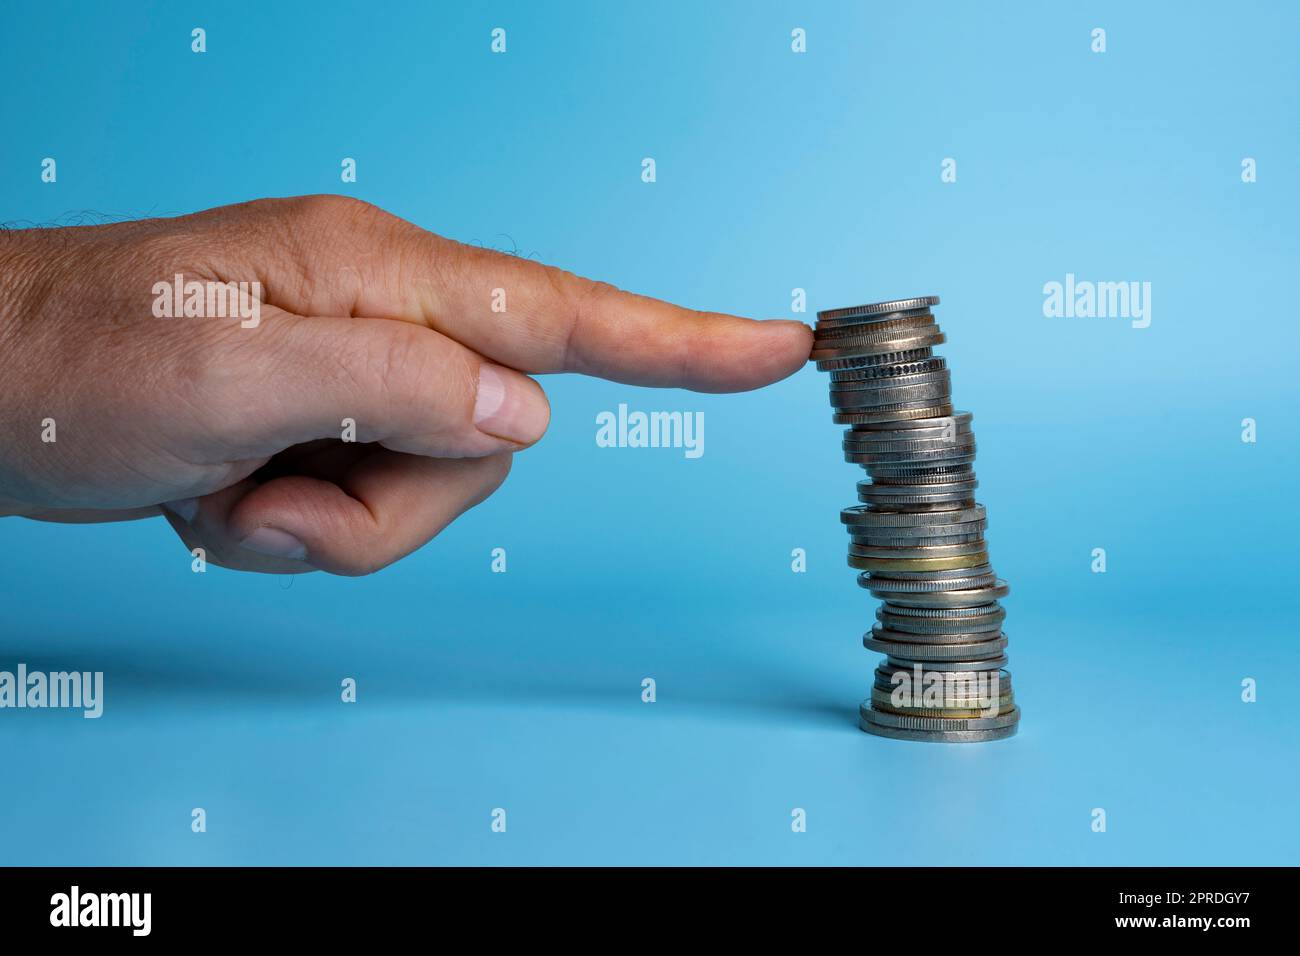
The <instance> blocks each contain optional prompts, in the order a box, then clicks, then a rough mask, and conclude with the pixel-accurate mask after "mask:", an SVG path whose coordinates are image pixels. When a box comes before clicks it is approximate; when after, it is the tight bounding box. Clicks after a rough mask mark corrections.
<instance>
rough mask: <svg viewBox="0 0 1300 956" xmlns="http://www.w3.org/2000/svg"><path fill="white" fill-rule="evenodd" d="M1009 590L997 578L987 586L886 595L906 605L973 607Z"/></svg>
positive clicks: (999, 596)
mask: <svg viewBox="0 0 1300 956" xmlns="http://www.w3.org/2000/svg"><path fill="white" fill-rule="evenodd" d="M1010 590H1011V589H1010V588H1008V587H1007V582H1005V581H1003V580H1002V579H1001V578H999V579H998V580H997V582H996V583H994V584H992V585H989V586H988V587H979V588H970V589H968V590H957V591H931V592H926V593H914V594H903V593H899V592H895V593H893V594H891V595H890V596H889V597H888V600H889V601H891V602H892V603H894V604H902V605H905V606H907V607H975V606H977V605H980V604H988V603H989V602H990V601H997V600H1000V599H1002V598H1004V597H1006V596H1007V594H1008V593H1009V592H1010Z"/></svg>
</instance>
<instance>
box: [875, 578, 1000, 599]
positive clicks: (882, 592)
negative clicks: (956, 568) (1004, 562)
mask: <svg viewBox="0 0 1300 956" xmlns="http://www.w3.org/2000/svg"><path fill="white" fill-rule="evenodd" d="M995 581H997V575H995V574H993V573H992V572H989V573H988V574H972V575H970V576H969V577H965V578H951V579H949V580H946V581H899V580H896V579H894V578H888V579H886V578H877V577H876V576H875V575H874V574H873V573H869V572H867V571H863V572H862V573H861V574H859V575H858V586H859V587H862V588H865V589H866V590H868V591H870V592H871V593H872V594H873V595H874V596H875V597H878V598H880V599H881V600H882V601H883V600H886V599H889V600H893V599H894V598H895V596H896V595H905V596H907V597H908V598H912V597H914V596H917V595H922V594H933V593H935V592H939V593H946V592H952V591H969V590H972V589H973V588H984V587H988V586H990V585H991V584H993V583H994V582H995Z"/></svg>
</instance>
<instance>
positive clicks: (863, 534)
mask: <svg viewBox="0 0 1300 956" xmlns="http://www.w3.org/2000/svg"><path fill="white" fill-rule="evenodd" d="M872 513H873V514H881V513H885V514H887V513H888V512H872ZM945 514H951V512H945V511H933V512H927V513H925V514H922V515H919V517H925V518H929V517H935V518H939V517H942V516H943V515H945ZM987 526H988V522H987V521H963V522H960V523H958V522H949V523H946V524H939V523H936V524H926V525H915V524H914V525H906V526H904V527H885V528H878V527H874V526H867V525H857V524H855V525H847V526H846V527H845V529H844V530H846V531H847V532H848V533H849V534H850V535H851V536H852V537H854V538H866V539H867V540H865V541H858V542H855V543H856V544H880V546H881V547H889V545H888V544H885V543H884V542H885V541H888V540H897V541H901V542H903V543H904V545H907V544H908V543H910V544H911V545H912V546H916V545H917V544H920V543H922V542H920V541H918V540H917V539H919V538H950V537H954V536H959V535H971V534H977V535H980V536H981V537H983V535H984V532H985V531H987V530H988V527H987ZM930 543H934V542H930ZM938 543H940V544H961V542H960V541H943V542H938Z"/></svg>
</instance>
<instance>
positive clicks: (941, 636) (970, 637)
mask: <svg viewBox="0 0 1300 956" xmlns="http://www.w3.org/2000/svg"><path fill="white" fill-rule="evenodd" d="M870 634H871V637H872V638H873V639H875V640H878V641H895V642H897V643H900V644H984V643H987V642H988V641H995V640H997V639H998V638H999V637H1006V636H1007V633H1006V631H1002V630H997V631H927V632H926V633H924V634H918V633H916V632H915V631H897V630H894V629H893V628H891V627H886V626H885V625H884V624H880V623H876V624H873V625H871V631H870Z"/></svg>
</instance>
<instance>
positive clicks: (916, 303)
mask: <svg viewBox="0 0 1300 956" xmlns="http://www.w3.org/2000/svg"><path fill="white" fill-rule="evenodd" d="M938 304H939V297H938V296H937V295H923V296H920V297H919V298H915V299H895V300H894V301H893V302H873V303H871V304H870V305H855V306H852V307H850V308H847V309H827V310H826V311H824V312H818V313H817V318H818V319H832V320H833V319H850V318H854V317H856V316H859V315H861V316H868V315H880V314H881V313H882V312H906V311H908V310H909V309H925V308H929V307H930V306H932V305H938Z"/></svg>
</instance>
